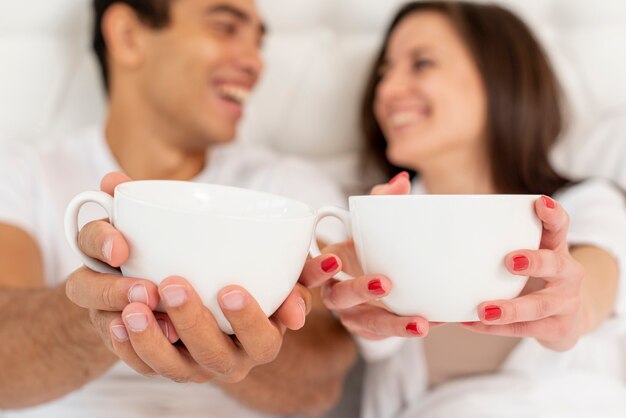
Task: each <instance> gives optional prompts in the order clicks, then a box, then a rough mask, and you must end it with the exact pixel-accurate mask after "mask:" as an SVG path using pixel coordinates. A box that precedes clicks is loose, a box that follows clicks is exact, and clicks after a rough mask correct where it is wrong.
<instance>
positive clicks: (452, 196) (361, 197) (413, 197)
mask: <svg viewBox="0 0 626 418" xmlns="http://www.w3.org/2000/svg"><path fill="white" fill-rule="evenodd" d="M541 196H542V195H540V194H428V193H424V194H404V195H355V196H350V197H349V200H350V201H352V200H454V199H468V200H506V199H520V200H522V199H531V198H532V199H534V200H536V199H539V198H540V197H541Z"/></svg>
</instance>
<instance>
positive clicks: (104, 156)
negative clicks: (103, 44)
mask: <svg viewBox="0 0 626 418" xmlns="http://www.w3.org/2000/svg"><path fill="white" fill-rule="evenodd" d="M102 132H103V131H102V129H101V128H90V129H87V130H85V131H84V132H82V133H80V134H78V135H76V136H73V137H68V138H66V139H64V140H61V141H57V142H55V143H50V144H46V145H45V146H44V147H43V148H39V149H36V150H33V149H28V148H26V149H22V148H21V147H19V148H16V149H9V150H6V151H3V152H0V222H1V223H8V224H12V225H16V226H19V227H21V228H23V229H24V230H26V231H27V232H29V233H30V234H31V235H32V237H33V238H34V239H35V240H36V242H37V243H38V244H39V246H40V248H41V251H42V254H43V258H44V265H45V278H46V283H47V285H49V286H54V285H57V284H60V283H62V282H63V281H64V280H65V279H66V278H67V276H68V275H69V274H70V273H71V272H72V271H74V270H75V269H76V268H78V267H80V265H81V262H80V260H79V259H78V258H77V257H76V255H75V254H74V253H73V252H72V251H71V249H70V248H69V246H68V244H67V242H66V240H65V236H64V232H63V216H64V212H65V208H66V206H67V204H68V203H69V201H70V200H71V199H72V198H73V197H74V196H75V195H77V194H78V193H80V192H83V191H86V190H98V189H99V184H100V180H101V179H102V177H103V176H104V175H105V174H106V173H109V172H111V171H121V169H120V168H119V166H118V164H117V162H116V160H115V159H114V157H113V155H112V153H111V152H110V150H109V148H108V146H107V144H106V141H105V139H104V135H103V133H102ZM194 181H197V182H204V183H213V184H221V185H228V186H235V187H243V188H248V189H254V190H259V191H265V192H269V193H275V194H280V195H283V196H287V197H290V198H293V199H297V200H300V201H302V202H305V203H307V204H309V205H311V206H313V207H315V208H319V207H321V206H325V205H334V206H340V207H345V206H346V201H345V197H344V196H343V194H342V193H341V191H340V190H339V189H338V187H337V186H336V184H335V183H333V182H332V181H331V180H329V179H328V178H327V177H325V176H324V175H323V174H321V173H320V172H319V171H316V170H315V169H314V168H313V167H311V166H309V165H308V164H306V163H305V162H304V161H302V160H299V159H296V158H287V157H279V156H277V155H275V154H273V153H272V152H270V151H268V150H264V149H259V148H255V147H253V146H250V145H243V144H241V145H240V144H229V145H224V146H219V147H217V148H214V149H213V150H212V151H211V152H210V153H209V157H208V163H207V165H206V168H205V169H204V170H203V171H202V172H201V173H200V174H198V176H197V177H196V178H195V179H194ZM103 217H105V213H104V212H103V211H102V209H101V208H99V207H98V206H96V205H93V206H85V207H84V208H83V210H82V211H81V218H80V220H79V222H80V223H81V224H84V223H86V222H87V221H90V220H94V219H99V218H103ZM337 225H338V224H329V223H326V224H325V225H320V229H319V231H318V235H319V236H320V238H321V239H323V240H326V241H328V242H335V241H339V240H341V239H343V238H344V232H343V230H342V229H340V228H337ZM1 414H2V413H1V412H0V415H1ZM209 415H210V416H212V417H241V418H245V417H261V416H265V415H262V414H258V413H256V412H253V411H250V410H248V409H246V408H244V407H242V406H240V405H239V404H238V403H237V402H236V401H234V400H232V399H230V398H228V397H227V396H226V395H224V394H223V393H222V392H221V391H220V390H219V389H217V388H216V387H214V386H212V385H211V384H205V385H196V384H189V385H184V384H177V383H173V382H170V381H168V380H166V379H162V378H146V377H143V376H140V375H138V374H137V373H136V372H134V371H133V370H132V369H130V368H129V367H127V366H126V365H124V364H123V363H121V362H120V363H118V364H117V365H116V366H114V367H113V368H112V369H111V370H109V372H107V373H106V374H105V375H104V376H103V377H101V378H100V379H97V380H95V381H93V382H91V383H89V384H87V385H86V386H85V387H83V388H82V389H80V390H78V391H76V392H74V393H72V394H69V395H68V396H66V397H65V398H62V399H61V400H58V401H53V402H51V403H49V404H46V405H43V406H40V407H36V408H32V409H29V410H24V411H7V412H5V417H11V418H13V417H64V418H66V417H67V418H71V417H81V418H83V417H96V418H97V417H116V418H126V417H128V418H130V417H151V418H157V417H164V416H172V417H173V416H175V417H198V416H209Z"/></svg>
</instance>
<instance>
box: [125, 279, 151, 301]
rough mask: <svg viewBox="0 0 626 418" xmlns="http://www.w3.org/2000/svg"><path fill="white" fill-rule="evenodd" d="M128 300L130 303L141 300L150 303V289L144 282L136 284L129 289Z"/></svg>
mask: <svg viewBox="0 0 626 418" xmlns="http://www.w3.org/2000/svg"><path fill="white" fill-rule="evenodd" d="M128 301H129V302H130V303H133V302H139V303H145V304H146V305H147V304H148V289H146V286H144V285H142V284H136V285H134V286H133V287H131V288H130V290H129V291H128Z"/></svg>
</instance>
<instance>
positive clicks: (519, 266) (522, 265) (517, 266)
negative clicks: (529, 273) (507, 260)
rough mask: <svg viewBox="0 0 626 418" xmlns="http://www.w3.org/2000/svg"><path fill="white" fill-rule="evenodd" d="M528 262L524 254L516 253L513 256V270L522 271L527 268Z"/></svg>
mask: <svg viewBox="0 0 626 418" xmlns="http://www.w3.org/2000/svg"><path fill="white" fill-rule="evenodd" d="M529 263H530V262H529V261H528V258H526V256H523V255H518V256H515V257H513V270H515V271H522V270H526V269H527V268H528V264H529Z"/></svg>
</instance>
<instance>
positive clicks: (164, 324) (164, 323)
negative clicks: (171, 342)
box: [157, 319, 170, 338]
mask: <svg viewBox="0 0 626 418" xmlns="http://www.w3.org/2000/svg"><path fill="white" fill-rule="evenodd" d="M157 323H158V324H159V327H160V328H161V331H163V335H165V338H169V336H170V330H169V327H168V326H167V321H164V320H162V319H158V320H157Z"/></svg>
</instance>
